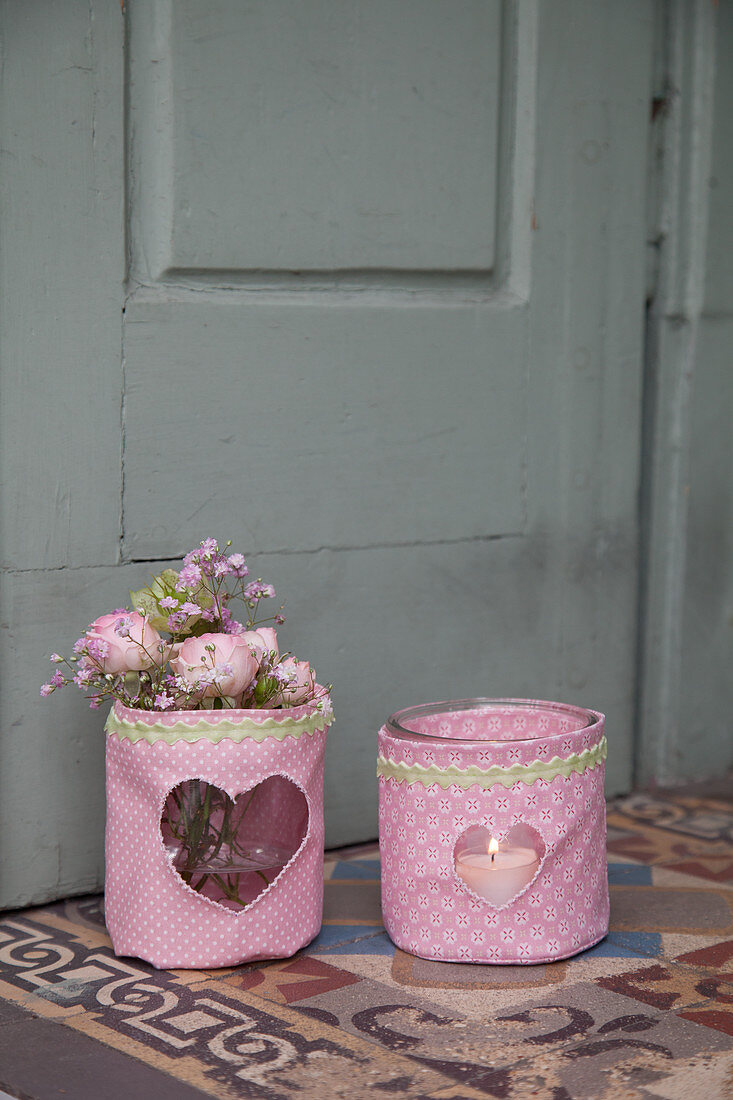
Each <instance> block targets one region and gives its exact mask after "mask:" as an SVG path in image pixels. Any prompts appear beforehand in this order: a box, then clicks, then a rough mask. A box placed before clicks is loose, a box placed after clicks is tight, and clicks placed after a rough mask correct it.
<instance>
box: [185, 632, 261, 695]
mask: <svg viewBox="0 0 733 1100" xmlns="http://www.w3.org/2000/svg"><path fill="white" fill-rule="evenodd" d="M207 646H213V650H212V649H207V648H206V647H207ZM171 668H172V669H173V672H174V673H175V674H176V675H177V676H182V677H183V679H184V680H186V681H187V682H188V683H189V684H191V685H192V686H193V685H194V684H197V683H198V684H200V685H201V687H202V689H203V695H204V696H212V695H229V696H235V695H241V694H242V692H243V691H244V690H245V689H246V688H248V687H249V685H250V684H251V683H252V680H253V679H254V677H255V675H256V673H257V669H258V668H259V661H258V659H257V657H256V655H255V654H254V653H253V652H252V650H251V648H250V647H249V645H248V644H247V642H246V641H245V636H244V635H243V634H201V635H200V636H199V637H198V638H193V637H191V638H186V639H185V641H184V642H183V644H182V646H181V648H180V650H179V651H178V656H177V657H174V658H173V660H172V661H171Z"/></svg>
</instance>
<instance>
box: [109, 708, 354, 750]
mask: <svg viewBox="0 0 733 1100" xmlns="http://www.w3.org/2000/svg"><path fill="white" fill-rule="evenodd" d="M332 722H333V713H330V714H328V715H323V714H320V713H318V712H316V713H314V714H311V715H308V716H307V717H305V718H298V719H295V718H286V719H284V720H283V721H282V722H278V721H277V720H276V719H275V718H265V720H264V721H263V722H252V721H250V720H248V719H245V720H244V721H242V720H240V721H236V720H232V719H229V718H222V719H220V720H219V721H218V722H217V723H216V724H213V723H212V722H209V721H208V720H207V719H206V718H202V719H201V720H200V721H199V722H196V724H195V725H191V726H189V725H188V724H187V723H186V722H175V723H174V724H173V725H170V726H168V725H165V724H164V723H163V722H152V723H148V722H130V721H128V720H127V719H126V718H118V717H117V716H116V715H115V712H114V710H111V711H110V713H109V717H108V718H107V721H106V723H105V727H104V728H105V730H106V732H107V733H110V734H115V735H116V736H117V737H118V738H119V739H120V741H133V742H135V741H148V742H149V743H150V744H151V745H152V744H154V743H155V742H157V741H165V742H166V744H168V745H173V744H175V743H176V742H177V741H189V742H193V741H210V742H211V743H212V744H214V745H216V744H218V742H219V741H236V742H241V741H264V740H265V739H266V738H268V737H273V738H275V740H277V741H283V740H284V739H285V738H286V737H300V736H301V735H302V734H304V733H308V734H311V733H313V732H314V731H315V730H322V729H326V727H327V726H330V725H331V723H332Z"/></svg>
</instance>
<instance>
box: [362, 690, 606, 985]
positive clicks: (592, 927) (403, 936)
mask: <svg viewBox="0 0 733 1100" xmlns="http://www.w3.org/2000/svg"><path fill="white" fill-rule="evenodd" d="M603 727H604V716H603V715H602V714H599V713H597V712H596V711H591V710H586V709H584V708H581V707H573V706H567V705H564V704H561V703H552V702H543V701H541V700H529V699H500V700H489V699H475V700H463V701H459V702H452V703H439V704H430V705H427V706H423V707H414V708H410V709H409V710H407V711H401V712H400V713H399V714H396V715H393V716H392V718H391V719H390V720H389V722H388V723H387V724H386V725H385V726H384V727H383V728H382V729H381V730H380V732H379V762H378V769H377V774H378V776H379V841H380V850H381V857H382V911H383V916H384V923H385V927H386V929H387V932H388V933H389V935H390V937H391V939H392V940H393V941H394V943H395V944H396V945H397V946H398V947H400V948H402V950H404V951H407V952H409V953H410V954H413V955H418V956H420V957H422V958H429V959H442V960H444V961H450V962H474V963H475V962H482V963H542V962H548V961H551V960H553V959H562V958H566V957H568V956H570V955H574V954H577V953H578V952H580V951H583V950H585V949H586V948H588V947H591V946H592V945H593V944H595V943H598V941H599V940H601V939H603V937H604V936H605V935H606V934H607V932H608V915H609V900H608V876H607V864H606V807H605V799H604V790H603V784H604V775H605V763H604V762H605V756H606V740H605V737H604V736H603ZM467 835H468V836H473V837H476V836H481V837H485V839H486V841H487V842H488V841H489V839H490V838H491V837H494V838H496V839H497V840H499V841H500V842H501V843H502V844H503V845H506V846H510V845H511V844H512V843H517V842H518V843H521V844H527V843H531V844H532V846H533V847H534V849H535V851H536V853H537V857H538V866H537V869H536V872H535V873H534V875H533V877H532V879H531V881H528V882H527V883H526V884H525V885H523V886H522V887H521V888H518V889H517V890H516V891H515V892H514V896H511V897H509V898H508V900H505V901H504V902H503V903H502V904H494V903H493V902H492V901H489V900H487V899H486V897H484V896H479V894H478V893H476V892H475V891H474V889H472V888H471V885H470V884H469V883H468V882H467V881H466V880H465V879H464V878H463V877H461V875H459V873H458V871H457V868H456V849H458V850H459V851H460V847H461V844H462V843H464V840H463V838H465V837H466V836H467ZM528 837H529V838H530V840H529V841H528V840H527V838H528Z"/></svg>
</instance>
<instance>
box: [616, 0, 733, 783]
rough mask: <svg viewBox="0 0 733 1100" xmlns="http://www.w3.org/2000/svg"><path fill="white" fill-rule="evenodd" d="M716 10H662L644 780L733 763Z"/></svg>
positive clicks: (723, 116)
mask: <svg viewBox="0 0 733 1100" xmlns="http://www.w3.org/2000/svg"><path fill="white" fill-rule="evenodd" d="M718 15H719V13H718V11H717V10H716V9H715V8H714V7H713V6H711V5H709V4H706V3H704V2H702V0H701V2H696V3H694V4H693V3H685V2H683V0H679V2H675V3H672V4H670V5H669V18H668V25H667V27H668V37H667V42H666V46H667V53H668V59H667V68H668V73H669V79H668V86H669V95H668V99H667V110H666V116H665V120H664V133H663V145H662V148H663V154H664V156H663V161H662V167H661V187H660V192H661V206H660V211H659V215H658V224H659V234H658V235H659V240H660V262H659V279H658V287H657V290H656V294H655V297H654V301H653V308H652V312H651V323H650V337H651V339H650V350H649V362H648V379H647V399H646V404H647V407H648V419H647V424H646V434H647V448H646V456H645V469H644V489H645V492H644V496H643V506H644V515H645V521H646V522H645V573H644V587H643V602H642V611H643V619H642V626H643V651H642V657H643V665H642V673H643V675H642V682H641V700H640V703H641V706H640V723H639V737H638V746H637V750H638V777H639V779H640V780H641V781H646V782H649V781H656V782H663V783H670V782H679V781H682V780H685V779H687V778H690V777H691V776H693V777H698V776H699V777H702V776H704V775H706V774H711V773H712V772H715V771H719V770H722V769H724V768H726V767H727V766H729V765H730V763H731V759H732V758H733V745H732V741H733V739H732V738H731V721H730V717H729V716H730V713H731V706H732V705H733V679H732V678H731V675H730V667H731V666H730V658H731V645H732V642H731V627H732V626H733V624H732V623H731V617H730V592H731V528H732V527H733V508H732V506H731V501H730V475H731V466H732V464H731V443H730V423H731V413H732V412H733V376H732V375H731V372H730V354H729V344H727V343H726V337H728V336H729V334H730V316H731V305H730V301H729V299H730V295H729V294H728V295H727V298H726V297H725V295H726V293H727V292H726V291H725V285H726V284H725V277H724V275H723V272H722V271H721V267H720V264H721V247H724V246H721V244H720V243H718V239H719V238H721V235H722V239H725V228H726V224H727V223H726V220H725V216H724V215H722V214H721V212H720V205H719V204H718V203H717V200H715V199H714V201H713V202H712V203H711V201H710V200H711V194H712V196H713V197H714V196H715V195H716V189H712V191H711V186H710V184H711V173H712V171H713V169H712V165H713V164H715V165H716V169H715V171H716V172H718V173H719V174H720V179H721V180H723V181H725V179H726V176H725V173H726V171H727V170H728V169H727V167H726V166H727V165H729V163H730V145H731V136H732V135H731V122H730V113H729V103H728V99H727V94H728V89H729V80H730V74H729V72H728V71H727V70H728V67H729V66H728V65H727V60H728V59H729V58H730V56H731V50H733V40H732V39H733V20H731V18H730V13H726V15H725V16H724V17H723V18H722V19H721V21H720V23H718ZM718 274H720V275H721V276H722V279H723V281H722V287H721V290H722V293H723V298H722V299H721V298H719V297H718V294H719V288H718V286H717V278H718ZM726 303H727V305H726ZM721 304H722V305H725V306H726V309H727V316H726V315H721V313H720V307H721ZM708 311H709V312H710V315H707V313H708Z"/></svg>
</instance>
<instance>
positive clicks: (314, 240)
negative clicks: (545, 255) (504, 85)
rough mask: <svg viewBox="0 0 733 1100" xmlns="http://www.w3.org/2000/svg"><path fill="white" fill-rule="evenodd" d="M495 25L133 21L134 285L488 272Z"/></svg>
mask: <svg viewBox="0 0 733 1100" xmlns="http://www.w3.org/2000/svg"><path fill="white" fill-rule="evenodd" d="M500 9H501V4H500V3H499V2H498V0H452V2H451V3H446V2H445V0H402V2H401V3H400V4H394V3H392V0H372V2H371V3H368V4H367V3H363V0H310V2H309V3H307V4H303V5H293V4H291V3H288V2H287V0H270V2H269V3H265V4H263V3H261V2H259V0H258V2H251V0H249V2H244V3H243V2H242V0H208V2H207V3H206V4H205V5H204V6H202V5H201V4H200V3H198V2H197V0H151V2H150V3H148V4H133V5H132V6H131V26H132V36H133V37H132V66H133V68H132V97H131V120H132V126H133V131H134V133H135V136H136V145H135V149H136V151H138V150H139V151H140V159H139V160H137V159H136V160H135V161H134V163H135V170H136V172H138V173H139V178H138V186H139V191H138V194H139V197H140V202H141V206H142V209H141V210H140V211H139V212H138V213H139V215H140V217H141V219H142V222H143V225H144V226H146V227H147V226H149V227H150V241H151V242H155V243H156V244H159V248H156V247H155V246H154V247H153V250H152V251H151V250H150V249H148V248H144V252H145V258H146V260H148V261H149V262H150V263H152V265H153V266H152V267H151V268H149V269H148V270H149V271H150V274H151V275H153V276H154V277H157V276H159V275H160V274H161V272H162V271H165V270H166V269H171V268H172V269H178V270H187V271H206V272H211V271H230V272H242V271H247V270H250V271H251V270H255V271H257V270H263V271H278V270H286V271H287V270H290V271H293V270H299V271H303V270H305V271H308V270H311V271H313V270H315V271H331V270H343V269H353V268H356V269H360V270H363V269H369V268H377V269H379V270H385V269H400V268H403V269H408V270H418V269H419V270H428V271H430V270H434V269H436V268H448V269H451V270H452V269H463V270H476V269H477V270H486V269H489V268H491V267H492V265H493V257H494V211H495V204H496V171H497V165H496V155H495V154H496V144H497V126H498V116H499V98H500V88H499V76H500V72H499V68H500V60H501V59H500V44H501V36H500ZM151 78H152V82H153V85H154V87H155V88H159V87H160V86H161V84H162V83H164V87H163V88H161V91H160V95H159V96H157V98H156V94H155V90H154V88H153V87H151ZM149 200H152V206H153V209H151V210H146V209H145V207H146V205H147V204H148V202H149ZM161 203H162V204H165V207H166V208H165V211H163V210H162V208H161Z"/></svg>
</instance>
